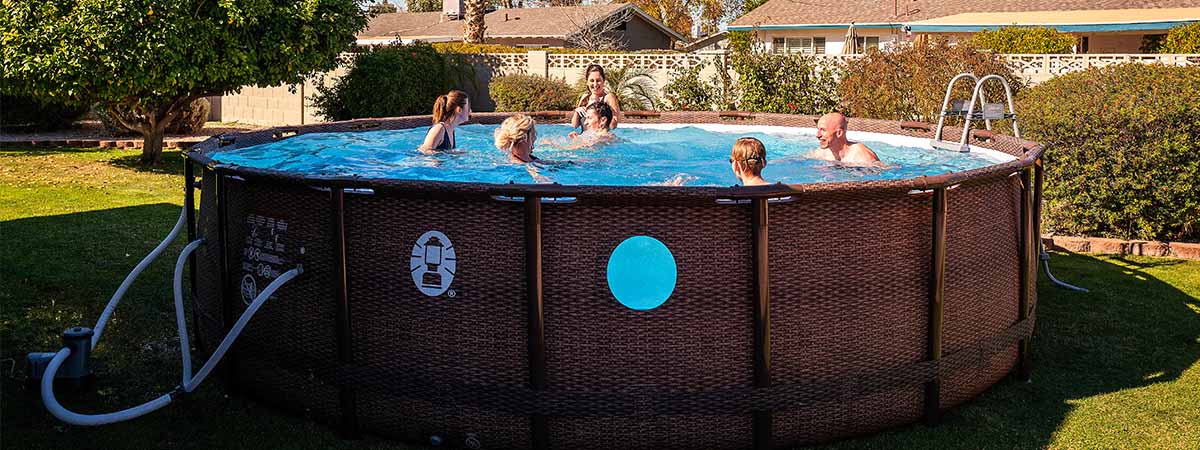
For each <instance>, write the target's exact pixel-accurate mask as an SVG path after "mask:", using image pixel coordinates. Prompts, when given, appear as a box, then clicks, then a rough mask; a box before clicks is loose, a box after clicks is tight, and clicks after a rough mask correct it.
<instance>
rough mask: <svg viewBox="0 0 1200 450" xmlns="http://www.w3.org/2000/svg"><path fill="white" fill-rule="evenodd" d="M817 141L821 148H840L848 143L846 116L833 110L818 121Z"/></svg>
mask: <svg viewBox="0 0 1200 450" xmlns="http://www.w3.org/2000/svg"><path fill="white" fill-rule="evenodd" d="M817 141H818V142H820V143H821V148H832V149H840V148H842V146H844V145H846V116H845V115H844V114H842V113H839V112H832V113H829V114H826V115H823V116H821V119H820V120H818V121H817Z"/></svg>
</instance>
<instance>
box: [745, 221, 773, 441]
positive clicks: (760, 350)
mask: <svg viewBox="0 0 1200 450" xmlns="http://www.w3.org/2000/svg"><path fill="white" fill-rule="evenodd" d="M752 205H753V207H754V212H753V215H752V216H751V219H750V224H751V227H752V229H753V233H754V239H753V242H754V294H755V295H754V297H755V302H754V387H756V388H767V387H771V286H770V278H771V270H770V259H768V255H767V243H768V240H767V239H768V238H767V223H768V220H767V219H768V217H767V199H765V198H756V199H754V200H753V202H752ZM771 422H772V417H771V411H755V412H754V422H753V427H754V448H756V449H769V448H771V427H772V424H771Z"/></svg>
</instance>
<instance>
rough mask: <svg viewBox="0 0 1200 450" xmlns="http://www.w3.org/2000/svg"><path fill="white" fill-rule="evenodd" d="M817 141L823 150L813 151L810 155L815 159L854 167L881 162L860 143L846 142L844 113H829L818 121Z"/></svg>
mask: <svg viewBox="0 0 1200 450" xmlns="http://www.w3.org/2000/svg"><path fill="white" fill-rule="evenodd" d="M817 141H818V142H820V143H821V148H818V149H816V150H813V151H812V152H810V153H809V154H808V155H809V157H811V158H814V159H822V160H826V161H837V162H840V163H844V164H852V165H874V164H875V163H878V162H879V156H877V155H875V152H873V151H871V149H870V148H867V146H866V145H863V144H862V143H859V142H850V141H847V140H846V116H845V115H843V114H842V113H836V112H835V113H829V114H826V115H824V116H821V120H818V121H817Z"/></svg>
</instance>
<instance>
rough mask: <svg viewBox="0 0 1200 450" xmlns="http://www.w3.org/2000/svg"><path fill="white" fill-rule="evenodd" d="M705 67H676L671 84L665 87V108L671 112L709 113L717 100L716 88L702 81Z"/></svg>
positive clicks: (698, 65) (699, 65)
mask: <svg viewBox="0 0 1200 450" xmlns="http://www.w3.org/2000/svg"><path fill="white" fill-rule="evenodd" d="M703 69H704V65H701V64H697V65H695V66H692V67H682V66H680V67H676V68H675V69H674V70H672V71H671V82H670V83H667V85H666V86H663V100H664V101H665V102H666V103H665V104H664V105H663V106H664V107H665V108H666V109H667V110H669V111H709V110H711V109H712V108H713V100H714V99H715V98H716V92H715V88H714V86H712V85H709V84H708V83H705V82H704V80H702V79H700V71H701V70H703Z"/></svg>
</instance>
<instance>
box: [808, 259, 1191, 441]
mask: <svg viewBox="0 0 1200 450" xmlns="http://www.w3.org/2000/svg"><path fill="white" fill-rule="evenodd" d="M1183 263H1184V261H1182V260H1177V259H1165V258H1164V259H1154V260H1149V261H1147V260H1139V261H1131V260H1127V259H1123V258H1115V259H1113V260H1104V259H1099V258H1095V257H1092V256H1087V255H1080V254H1069V253H1056V254H1054V256H1053V259H1052V260H1051V266H1052V267H1051V268H1052V269H1053V271H1054V274H1055V276H1056V277H1058V278H1060V279H1062V280H1064V281H1068V282H1070V283H1073V284H1077V285H1080V286H1083V287H1086V288H1088V289H1090V290H1091V292H1090V293H1080V292H1073V291H1069V290H1066V289H1063V288H1060V287H1058V286H1055V285H1053V284H1051V283H1050V282H1049V281H1048V280H1047V279H1046V277H1045V274H1044V273H1041V272H1039V274H1038V275H1039V280H1038V304H1037V329H1036V332H1035V335H1034V339H1033V349H1034V353H1033V358H1034V370H1033V376H1032V379H1031V380H1030V382H1028V383H1026V382H1022V381H1019V380H1017V379H1015V377H1011V376H1010V377H1009V378H1007V379H1005V380H1003V381H1001V382H1000V383H997V384H996V386H994V387H992V388H991V389H990V390H989V391H987V392H985V393H984V394H983V395H981V396H980V397H978V398H976V399H974V400H971V401H968V402H966V403H965V404H963V405H960V406H959V407H957V408H954V409H951V410H949V411H947V413H946V415H945V416H944V420H943V422H942V423H941V424H940V425H937V426H932V427H931V426H925V425H910V426H907V427H901V428H898V429H894V430H890V431H887V432H884V433H882V434H878V435H873V436H868V437H863V438H859V439H853V440H848V441H842V442H836V443H831V444H827V445H822V446H814V447H811V448H822V449H841V448H970V449H985V448H997V449H1013V448H1030V449H1035V448H1045V447H1047V446H1049V445H1050V444H1051V443H1053V442H1054V441H1053V435H1054V433H1055V432H1056V431H1058V430H1059V429H1060V428H1061V427H1062V426H1063V425H1064V424H1065V423H1066V421H1067V418H1068V415H1071V414H1072V413H1074V412H1076V408H1077V407H1076V406H1075V405H1074V403H1077V401H1078V400H1082V399H1087V398H1089V397H1095V396H1099V395H1104V394H1109V393H1113V392H1118V391H1124V390H1128V389H1135V388H1139V387H1144V386H1149V385H1152V384H1158V383H1166V382H1172V381H1175V380H1177V379H1178V378H1179V377H1180V376H1181V374H1182V373H1183V372H1184V371H1186V370H1188V369H1189V368H1191V367H1192V366H1194V365H1196V364H1197V362H1198V361H1200V314H1197V313H1196V311H1194V310H1192V308H1194V306H1192V307H1189V304H1191V305H1200V298H1196V297H1193V296H1192V295H1189V294H1188V293H1185V292H1183V291H1180V290H1179V289H1177V288H1176V287H1174V286H1172V285H1170V284H1168V283H1165V282H1163V281H1161V280H1159V279H1157V278H1155V277H1153V276H1150V275H1149V274H1147V273H1146V272H1145V270H1146V269H1149V268H1154V267H1165V266H1175V265H1178V264H1183ZM1146 395H1149V394H1146ZM1093 406H1094V405H1093ZM1091 414H1095V413H1094V412H1093V413H1091ZM1083 420H1089V419H1086V418H1085V419H1083ZM1091 420H1092V421H1094V420H1096V419H1091ZM1089 423H1090V422H1089ZM1097 432H1100V433H1107V434H1122V432H1121V431H1120V430H1116V429H1113V430H1106V431H1105V430H1097ZM1060 444H1061V443H1060Z"/></svg>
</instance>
